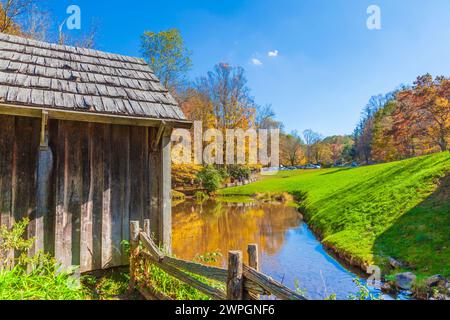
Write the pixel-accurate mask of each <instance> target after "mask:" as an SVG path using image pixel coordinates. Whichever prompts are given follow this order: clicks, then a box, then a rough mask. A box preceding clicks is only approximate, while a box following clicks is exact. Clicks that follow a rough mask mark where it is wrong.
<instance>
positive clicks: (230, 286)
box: [130, 220, 306, 300]
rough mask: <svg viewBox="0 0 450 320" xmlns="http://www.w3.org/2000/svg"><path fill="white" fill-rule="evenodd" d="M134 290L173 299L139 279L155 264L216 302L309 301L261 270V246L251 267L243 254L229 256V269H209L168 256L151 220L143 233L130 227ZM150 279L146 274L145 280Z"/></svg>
mask: <svg viewBox="0 0 450 320" xmlns="http://www.w3.org/2000/svg"><path fill="white" fill-rule="evenodd" d="M130 234H131V241H130V247H131V248H130V249H131V254H130V289H136V290H139V291H140V292H141V294H142V295H143V296H144V297H145V298H146V299H149V300H155V299H156V300H171V298H170V297H168V296H166V295H165V294H164V293H162V292H158V291H157V290H156V289H155V288H154V287H152V286H151V285H150V284H149V283H148V282H149V281H144V283H142V282H141V281H140V280H139V278H141V277H142V275H139V276H138V272H139V271H138V270H139V266H144V270H148V266H149V265H154V266H156V267H158V268H160V269H161V270H163V271H164V272H166V273H167V274H169V275H170V276H172V277H174V278H176V279H178V280H179V281H181V282H183V283H186V284H188V285H189V286H191V287H193V288H195V289H197V290H198V291H200V292H201V293H203V294H205V295H206V296H208V297H210V298H211V299H213V300H259V299H260V297H261V296H274V297H275V298H277V299H280V300H306V298H305V297H303V296H301V295H300V294H298V293H296V292H294V291H292V290H291V289H289V288H287V287H285V286H284V285H282V284H281V283H279V282H277V281H275V280H273V279H272V278H271V277H269V276H267V275H265V274H263V273H261V272H259V271H258V268H259V262H258V247H257V246H256V245H249V246H248V254H249V261H248V265H246V264H244V263H243V261H242V252H241V251H230V252H229V253H228V269H222V268H218V267H212V266H205V265H202V264H198V263H194V262H190V261H185V260H181V259H177V258H173V257H170V256H167V255H165V254H164V253H163V252H162V251H161V250H160V249H159V248H158V247H157V246H156V244H155V243H154V242H153V240H152V239H151V236H150V220H145V222H144V228H143V230H142V229H141V228H140V226H139V222H138V221H132V222H131V224H130ZM192 275H197V276H201V277H203V278H206V279H209V280H214V281H217V282H219V283H222V284H224V287H225V288H226V290H220V289H217V288H214V287H212V286H210V285H208V284H206V283H204V282H202V281H200V280H198V279H197V278H195V277H193V276H192ZM145 276H147V277H148V276H149V275H148V274H145V272H144V277H145Z"/></svg>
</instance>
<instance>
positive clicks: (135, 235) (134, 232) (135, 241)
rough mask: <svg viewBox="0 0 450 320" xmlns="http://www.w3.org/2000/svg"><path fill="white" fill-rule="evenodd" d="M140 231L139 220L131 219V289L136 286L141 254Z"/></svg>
mask: <svg viewBox="0 0 450 320" xmlns="http://www.w3.org/2000/svg"><path fill="white" fill-rule="evenodd" d="M139 232H140V229H139V221H130V287H129V290H130V291H131V290H134V289H135V288H136V266H137V263H136V262H137V258H138V254H139V239H140V234H139Z"/></svg>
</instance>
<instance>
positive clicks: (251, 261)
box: [244, 244, 260, 300]
mask: <svg viewBox="0 0 450 320" xmlns="http://www.w3.org/2000/svg"><path fill="white" fill-rule="evenodd" d="M247 253H248V265H249V267H250V268H253V269H255V270H256V271H259V253H258V245H256V244H249V245H248V247H247ZM245 282H246V281H245V278H244V298H245V299H250V300H259V298H260V297H259V295H257V294H254V293H253V292H251V291H248V290H245ZM247 282H248V281H247Z"/></svg>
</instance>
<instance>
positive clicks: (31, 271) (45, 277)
mask: <svg viewBox="0 0 450 320" xmlns="http://www.w3.org/2000/svg"><path fill="white" fill-rule="evenodd" d="M28 223H29V221H28V219H25V220H24V221H22V222H19V223H16V224H15V225H14V226H13V227H12V228H11V229H8V228H7V227H6V226H1V227H0V258H1V260H0V300H81V299H85V298H86V292H85V290H83V288H82V287H81V285H80V283H79V281H78V279H76V278H74V277H73V276H72V275H71V272H70V270H67V271H65V270H62V268H61V266H60V265H59V264H58V263H57V262H56V260H55V259H54V258H52V257H51V256H49V255H47V254H44V253H42V252H39V253H37V254H36V255H33V256H29V255H28V251H29V250H30V249H31V247H32V246H33V243H34V239H25V238H24V233H25V232H26V229H27V226H28ZM11 250H15V251H16V253H17V252H18V253H19V255H18V257H16V256H15V257H12V258H11V255H10V254H9V253H10V252H11Z"/></svg>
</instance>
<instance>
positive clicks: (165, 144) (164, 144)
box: [159, 132, 172, 252]
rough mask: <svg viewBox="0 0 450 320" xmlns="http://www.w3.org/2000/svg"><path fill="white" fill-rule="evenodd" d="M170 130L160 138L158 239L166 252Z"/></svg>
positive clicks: (169, 237) (169, 214) (169, 209)
mask: <svg viewBox="0 0 450 320" xmlns="http://www.w3.org/2000/svg"><path fill="white" fill-rule="evenodd" d="M170 134H171V132H165V133H164V136H163V137H162V139H161V165H160V168H159V170H161V171H162V172H161V176H160V181H159V183H160V184H161V186H160V195H159V197H160V198H159V203H160V208H159V210H160V216H161V218H160V219H159V241H160V244H161V245H162V246H163V247H164V248H165V250H167V251H168V252H171V251H172V197H171V194H172V160H171V159H172V157H171V156H172V155H171V153H172V142H171V136H170Z"/></svg>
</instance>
